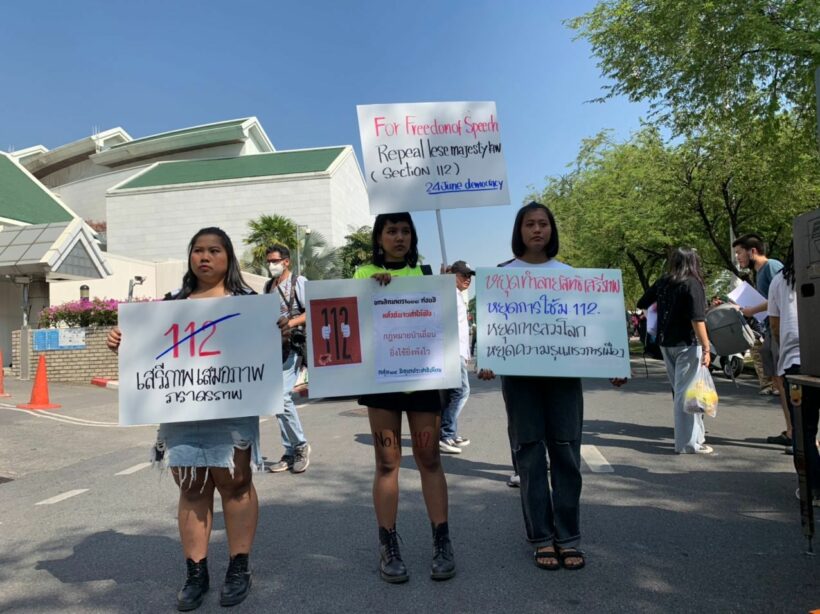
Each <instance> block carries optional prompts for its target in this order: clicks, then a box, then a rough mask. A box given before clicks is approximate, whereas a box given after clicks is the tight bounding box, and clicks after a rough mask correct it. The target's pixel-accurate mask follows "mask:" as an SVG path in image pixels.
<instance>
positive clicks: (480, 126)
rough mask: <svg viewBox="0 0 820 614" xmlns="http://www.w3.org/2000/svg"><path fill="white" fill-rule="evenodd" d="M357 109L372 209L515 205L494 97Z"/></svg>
mask: <svg viewBox="0 0 820 614" xmlns="http://www.w3.org/2000/svg"><path fill="white" fill-rule="evenodd" d="M357 111H358V115H359V133H360V136H361V141H362V153H363V156H364V166H365V177H366V183H367V190H368V195H369V198H370V212H371V213H373V214H379V213H389V212H395V211H419V210H430V209H453V208H458V207H478V206H488V205H508V204H509V203H510V196H509V189H508V187H507V170H506V163H505V162H504V154H503V149H502V144H501V125H500V124H499V121H498V113H497V112H496V108H495V103H494V102H436V103H433V102H424V103H414V104H386V105H362V106H359V107H357Z"/></svg>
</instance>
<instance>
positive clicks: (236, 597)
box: [219, 554, 251, 606]
mask: <svg viewBox="0 0 820 614" xmlns="http://www.w3.org/2000/svg"><path fill="white" fill-rule="evenodd" d="M250 591H251V570H250V567H249V565H248V555H247V554H237V555H236V556H232V557H231V562H230V563H228V571H227V573H226V574H225V584H223V585H222V591H221V592H220V593H219V605H223V606H229V605H237V604H239V603H242V602H243V601H245V597H247V596H248V593H249V592H250Z"/></svg>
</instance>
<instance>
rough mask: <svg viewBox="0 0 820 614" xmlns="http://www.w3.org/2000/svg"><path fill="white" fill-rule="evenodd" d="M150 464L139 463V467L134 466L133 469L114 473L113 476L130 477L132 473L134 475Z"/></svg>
mask: <svg viewBox="0 0 820 614" xmlns="http://www.w3.org/2000/svg"><path fill="white" fill-rule="evenodd" d="M150 466H151V463H140V464H139V465H134V466H133V467H129V468H128V469H123V470H122V471H120V472H119V473H115V474H114V475H131V474H132V473H136V472H137V471H142V470H143V469H145V468H146V467H150Z"/></svg>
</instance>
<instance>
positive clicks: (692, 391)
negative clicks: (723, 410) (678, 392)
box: [683, 365, 718, 418]
mask: <svg viewBox="0 0 820 614" xmlns="http://www.w3.org/2000/svg"><path fill="white" fill-rule="evenodd" d="M717 406H718V393H717V389H716V388H715V382H714V381H712V375H711V374H710V373H709V368H708V367H705V366H703V365H700V366H699V367H698V372H697V373H696V374H695V379H693V380H692V383H691V384H689V387H688V388H687V389H686V393H685V394H684V397H683V411H685V412H686V413H687V414H701V413H702V414H706V415H707V416H709V417H711V418H714V417H715V416H716V415H717Z"/></svg>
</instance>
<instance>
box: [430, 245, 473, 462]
mask: <svg viewBox="0 0 820 614" xmlns="http://www.w3.org/2000/svg"><path fill="white" fill-rule="evenodd" d="M447 272H448V273H453V274H455V277H456V305H457V309H458V347H459V353H460V355H461V387H460V388H453V389H451V390H450V391H449V393H450V400H449V402H448V404H447V407H445V408H444V410H443V411H442V412H441V435H440V437H439V449H440V450H441V452H443V453H445V454H461V450H462V448H463V447H464V446H467V445H469V443H470V440H469V439H467V438H466V437H464V436H463V435H460V434H459V432H458V415H459V414H460V413H461V410H462V409H464V405H465V404H466V403H467V399H468V398H469V396H470V380H469V377H468V372H467V361H468V360H470V325H469V322H468V320H467V297H466V296H465V293H466V292H467V289H468V288H469V287H470V282H471V281H472V279H473V275H475V271H474V270H473V269H471V268H470V265H468V264H467V263H466V262H464V261H463V260H456V261H455V262H454V263H453V264H452V265H451V266H450V267H448V269H447Z"/></svg>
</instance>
